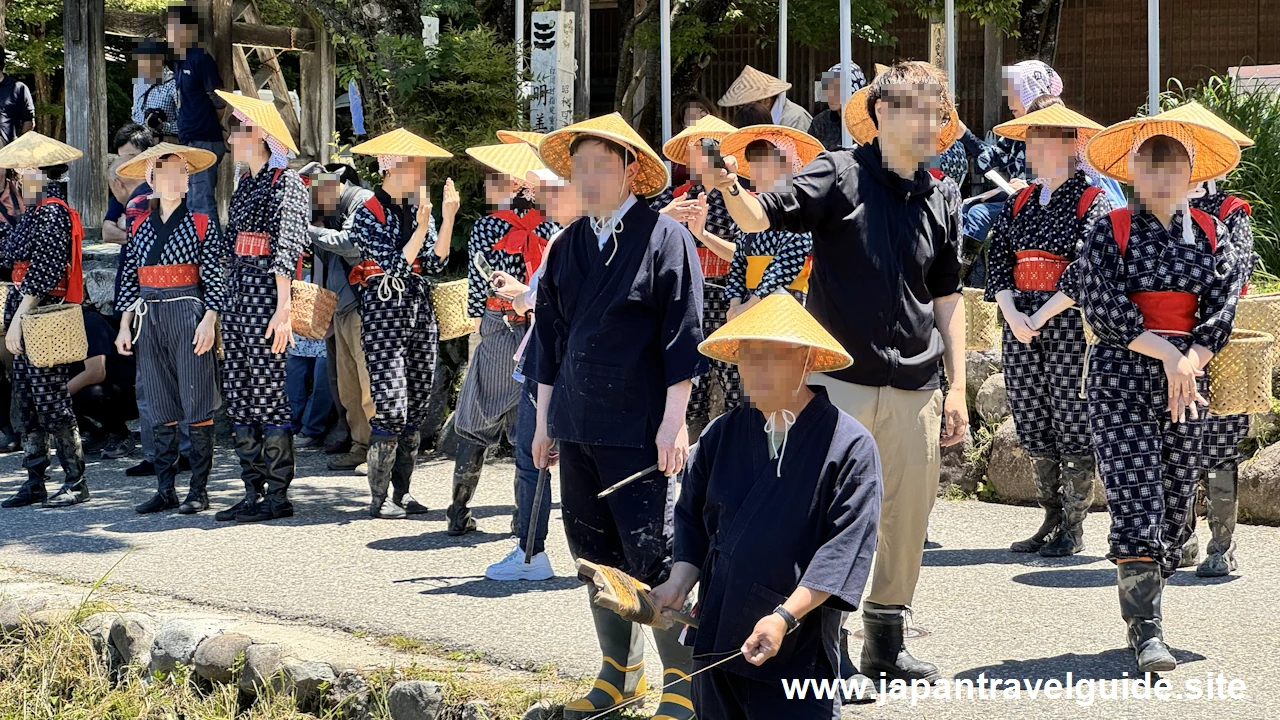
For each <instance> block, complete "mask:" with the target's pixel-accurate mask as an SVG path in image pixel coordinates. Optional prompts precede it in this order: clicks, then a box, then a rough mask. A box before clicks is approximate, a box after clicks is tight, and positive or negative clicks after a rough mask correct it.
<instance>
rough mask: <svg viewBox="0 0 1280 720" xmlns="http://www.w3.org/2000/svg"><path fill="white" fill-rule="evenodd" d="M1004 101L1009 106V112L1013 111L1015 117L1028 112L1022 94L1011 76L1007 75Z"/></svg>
mask: <svg viewBox="0 0 1280 720" xmlns="http://www.w3.org/2000/svg"><path fill="white" fill-rule="evenodd" d="M1004 102H1005V104H1006V105H1008V106H1009V112H1011V113H1013V116H1014V117H1016V118H1020V117H1022V116H1023V115H1026V114H1027V109H1026V108H1025V107H1023V106H1022V94H1021V93H1019V92H1018V88H1017V87H1016V86H1015V85H1014V82H1013V78H1011V77H1005V81H1004Z"/></svg>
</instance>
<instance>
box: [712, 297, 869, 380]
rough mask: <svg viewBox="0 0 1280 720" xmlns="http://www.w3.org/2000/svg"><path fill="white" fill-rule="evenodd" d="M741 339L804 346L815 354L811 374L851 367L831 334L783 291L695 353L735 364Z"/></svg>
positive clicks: (726, 326)
mask: <svg viewBox="0 0 1280 720" xmlns="http://www.w3.org/2000/svg"><path fill="white" fill-rule="evenodd" d="M743 340H765V341H770V342H779V343H791V344H793V345H807V346H809V347H811V348H813V349H814V351H815V352H814V357H813V367H812V368H811V371H812V372H831V371H833V370H841V369H843V368H847V367H849V366H850V365H852V364H853V357H851V356H850V355H849V353H847V352H845V350H844V348H842V347H840V343H838V342H836V339H835V338H833V337H831V333H829V332H827V331H826V329H825V328H823V327H822V326H821V325H819V324H818V321H817V320H815V319H814V318H813V316H812V315H810V314H809V311H808V310H805V309H804V307H802V306H801V305H800V303H798V302H796V299H795V298H793V297H791V295H790V294H789V293H786V292H781V291H780V292H776V293H774V294H772V295H770V296H769V297H767V298H765V299H763V300H761V301H760V302H758V303H756V304H755V305H754V306H752V308H751V309H750V310H747V311H746V312H744V313H742V314H741V315H739V316H738V317H736V318H734V319H732V320H730V321H729V322H727V323H725V324H724V325H722V326H720V329H719V330H716V331H715V332H713V333H711V337H709V338H707V339H706V340H703V341H702V342H701V343H700V344H699V345H698V352H701V353H702V354H703V355H706V356H707V357H709V358H713V359H715V360H721V361H723V362H727V363H733V364H737V362H738V343H740V342H741V341H743Z"/></svg>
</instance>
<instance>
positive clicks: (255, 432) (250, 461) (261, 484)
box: [213, 425, 267, 522]
mask: <svg viewBox="0 0 1280 720" xmlns="http://www.w3.org/2000/svg"><path fill="white" fill-rule="evenodd" d="M231 433H232V437H233V438H234V439H235V443H236V457H237V458H239V459H240V479H241V480H243V481H244V498H243V499H241V500H240V502H238V503H236V504H235V505H232V506H231V507H229V508H227V509H226V510H219V511H218V512H217V513H215V514H214V516H213V519H214V520H216V521H218V522H231V521H232V520H235V519H236V516H237V515H239V514H240V513H242V512H246V511H250V510H253V509H255V508H256V507H257V505H258V503H259V502H261V500H262V493H263V491H264V490H266V486H267V468H266V465H265V463H264V461H263V457H262V429H261V428H258V427H255V426H253V425H236V426H235V427H234V428H233V429H232V431H231Z"/></svg>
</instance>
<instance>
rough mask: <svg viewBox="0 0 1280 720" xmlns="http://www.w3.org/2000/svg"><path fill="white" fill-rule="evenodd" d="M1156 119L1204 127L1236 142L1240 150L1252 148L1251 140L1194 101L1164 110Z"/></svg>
mask: <svg viewBox="0 0 1280 720" xmlns="http://www.w3.org/2000/svg"><path fill="white" fill-rule="evenodd" d="M1156 117H1158V118H1160V119H1161V120H1183V121H1186V122H1189V123H1195V124H1197V125H1206V126H1208V127H1211V128H1213V129H1215V130H1218V131H1219V132H1222V133H1225V134H1226V136H1227V137H1229V138H1231V139H1232V140H1235V141H1236V144H1237V145H1239V146H1240V147H1242V148H1247V147H1253V138H1251V137H1249V136H1248V135H1245V134H1244V133H1242V132H1240V131H1239V130H1237V129H1236V126H1235V125H1232V124H1231V123H1229V122H1227V121H1226V120H1223V119H1222V118H1220V117H1218V116H1217V115H1216V114H1214V112H1213V111H1212V110H1210V109H1209V108H1207V107H1205V106H1203V105H1201V104H1200V103H1198V102H1196V101H1195V100H1191V101H1189V102H1186V103H1183V104H1182V105H1179V106H1178V107H1176V108H1173V109H1172V110H1165V111H1164V112H1162V113H1160V114H1159V115H1157V116H1156Z"/></svg>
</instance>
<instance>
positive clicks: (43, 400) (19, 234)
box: [0, 132, 89, 508]
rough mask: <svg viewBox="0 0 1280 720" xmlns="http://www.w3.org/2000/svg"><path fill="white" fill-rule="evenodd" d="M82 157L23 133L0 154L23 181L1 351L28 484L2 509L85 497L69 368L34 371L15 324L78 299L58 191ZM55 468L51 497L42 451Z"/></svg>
mask: <svg viewBox="0 0 1280 720" xmlns="http://www.w3.org/2000/svg"><path fill="white" fill-rule="evenodd" d="M82 154H83V153H81V152H80V151H79V150H77V149H75V148H73V147H71V146H70V145H65V144H63V143H60V142H58V141H57V140H54V139H52V138H47V137H45V136H44V135H41V134H40V133H37V132H28V133H26V134H25V135H23V136H22V137H20V138H18V139H17V140H15V141H13V142H11V143H9V144H8V145H6V146H5V147H4V148H3V149H0V168H3V169H14V170H16V171H17V173H18V175H19V177H20V178H21V182H22V201H23V202H24V203H25V204H26V206H27V207H26V211H25V212H23V213H22V215H21V216H20V217H19V219H18V221H17V223H16V224H14V225H5V226H4V227H3V230H0V232H3V233H4V235H3V244H4V261H5V264H7V265H9V266H11V267H12V268H13V287H11V288H9V296H8V299H7V300H6V301H5V307H4V326H5V328H7V333H6V335H5V347H7V348H8V350H9V352H10V353H12V354H13V393H14V396H15V397H14V400H15V401H16V403H17V408H18V412H17V417H16V419H17V420H18V421H19V424H20V425H21V427H20V428H18V430H19V431H20V434H21V435H22V467H23V468H25V469H26V471H27V479H26V481H25V482H23V483H22V487H20V488H19V489H18V492H17V493H16V494H14V495H13V496H12V497H10V498H9V499H7V500H5V501H4V503H3V506H4V507H7V508H12V507H25V506H28V505H36V504H42V505H43V506H44V507H47V508H48V507H67V506H70V505H76V504H78V503H82V502H84V501H85V500H88V499H89V486H88V483H86V482H85V479H84V450H83V449H82V448H81V447H80V430H79V428H78V427H77V425H76V415H75V411H74V409H73V408H72V405H71V395H70V394H69V393H68V392H67V381H68V380H70V379H71V366H70V365H54V366H53V367H36V366H35V365H32V364H31V363H30V362H29V361H28V360H27V356H26V354H25V351H24V347H23V340H22V318H23V316H24V315H26V314H27V313H28V312H30V311H31V310H33V309H35V308H37V307H43V306H45V305H58V304H61V303H64V302H66V303H80V302H82V301H83V300H84V275H83V274H82V273H81V271H80V241H81V239H82V238H83V237H84V229H83V228H82V227H81V225H80V216H79V214H77V213H76V211H75V210H72V209H71V207H70V206H69V205H67V201H66V199H65V198H66V193H65V190H64V189H63V186H62V180H63V177H64V176H65V175H66V172H67V163H69V162H71V161H73V160H76V159H77V158H79V157H80V156H81V155H82ZM51 443H52V445H53V448H54V451H55V452H56V453H57V455H58V461H59V462H60V463H61V464H62V470H63V472H64V473H65V474H64V476H63V481H62V487H61V489H59V490H58V491H57V492H56V493H54V494H53V495H52V496H50V495H49V494H48V491H47V490H46V489H45V484H46V483H47V482H48V481H49V445H50V444H51Z"/></svg>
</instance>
